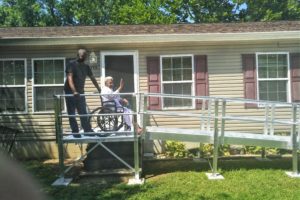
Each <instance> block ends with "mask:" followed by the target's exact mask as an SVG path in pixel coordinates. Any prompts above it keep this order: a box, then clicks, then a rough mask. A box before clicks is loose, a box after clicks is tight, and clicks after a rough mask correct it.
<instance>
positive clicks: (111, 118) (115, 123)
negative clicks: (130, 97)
mask: <svg viewBox="0 0 300 200" xmlns="http://www.w3.org/2000/svg"><path fill="white" fill-rule="evenodd" d="M109 113H114V112H113V111H112V110H111V109H109V108H105V107H104V108H102V109H101V110H100V112H99V114H109ZM114 114H115V113H114ZM97 124H98V126H99V127H100V129H101V130H103V131H118V130H119V129H120V128H121V127H122V126H123V117H122V116H121V115H119V116H118V115H103V116H97Z"/></svg>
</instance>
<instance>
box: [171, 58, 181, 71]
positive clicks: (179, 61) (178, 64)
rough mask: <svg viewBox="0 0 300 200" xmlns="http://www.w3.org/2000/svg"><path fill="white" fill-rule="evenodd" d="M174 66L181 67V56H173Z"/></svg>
mask: <svg viewBox="0 0 300 200" xmlns="http://www.w3.org/2000/svg"><path fill="white" fill-rule="evenodd" d="M173 68H174V69H179V68H181V57H179V58H173Z"/></svg>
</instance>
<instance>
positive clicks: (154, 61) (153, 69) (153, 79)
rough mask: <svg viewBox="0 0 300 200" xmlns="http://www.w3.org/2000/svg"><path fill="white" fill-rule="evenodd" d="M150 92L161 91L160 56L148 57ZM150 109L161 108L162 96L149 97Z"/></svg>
mask: <svg viewBox="0 0 300 200" xmlns="http://www.w3.org/2000/svg"><path fill="white" fill-rule="evenodd" d="M147 74H148V92H149V93H161V89H160V67H159V57H147ZM148 109H149V110H160V109H161V98H160V97H149V101H148Z"/></svg>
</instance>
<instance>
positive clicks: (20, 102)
mask: <svg viewBox="0 0 300 200" xmlns="http://www.w3.org/2000/svg"><path fill="white" fill-rule="evenodd" d="M26 111H27V107H26V62H25V59H2V60H0V112H1V113H6V112H7V113H12V112H26Z"/></svg>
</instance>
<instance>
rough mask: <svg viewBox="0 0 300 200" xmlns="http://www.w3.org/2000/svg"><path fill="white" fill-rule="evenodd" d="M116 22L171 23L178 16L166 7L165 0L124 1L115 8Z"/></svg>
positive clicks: (114, 16)
mask: <svg viewBox="0 0 300 200" xmlns="http://www.w3.org/2000/svg"><path fill="white" fill-rule="evenodd" d="M112 20H113V21H112V22H113V23H114V24H170V23H176V16H175V15H174V14H173V13H170V12H169V10H167V8H166V1H165V0H130V1H124V4H123V5H121V6H120V7H119V8H118V9H116V10H114V14H113V18H112Z"/></svg>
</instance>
